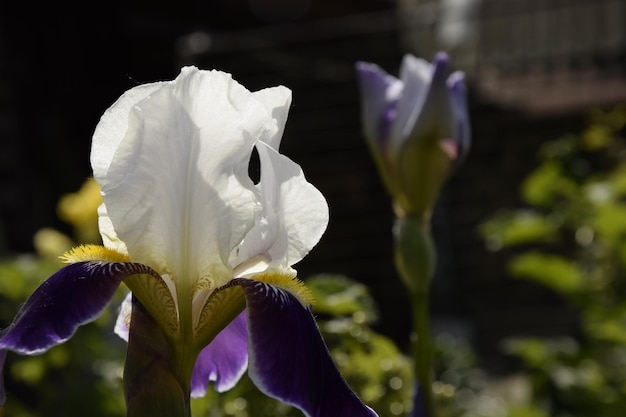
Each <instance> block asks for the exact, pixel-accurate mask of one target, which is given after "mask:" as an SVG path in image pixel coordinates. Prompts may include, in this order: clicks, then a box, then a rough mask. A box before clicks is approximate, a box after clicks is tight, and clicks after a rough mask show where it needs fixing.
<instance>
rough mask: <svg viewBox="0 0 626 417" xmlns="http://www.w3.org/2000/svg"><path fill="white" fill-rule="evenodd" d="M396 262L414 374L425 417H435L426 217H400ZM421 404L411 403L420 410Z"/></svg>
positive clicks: (431, 252) (431, 251)
mask: <svg viewBox="0 0 626 417" xmlns="http://www.w3.org/2000/svg"><path fill="white" fill-rule="evenodd" d="M394 238H395V262H396V268H397V270H398V274H399V275H400V278H402V280H403V281H404V283H405V284H406V285H407V287H408V289H409V292H410V294H411V308H412V315H413V317H412V319H413V330H414V333H415V334H414V337H415V340H414V342H413V363H414V365H413V366H414V375H415V378H416V380H417V381H416V382H417V383H418V384H419V389H421V390H422V394H423V395H422V396H421V397H420V398H422V399H423V401H424V404H423V406H424V411H425V413H426V416H427V417H436V410H435V401H434V397H433V391H432V383H433V363H432V362H433V360H432V342H431V337H430V326H429V321H430V317H429V289H430V281H431V280H432V277H433V275H434V271H435V256H436V255H435V248H434V245H433V242H432V239H431V236H430V232H429V221H428V219H427V218H426V217H424V218H415V217H399V218H397V219H396V224H395V228H394ZM419 406H420V404H414V407H419Z"/></svg>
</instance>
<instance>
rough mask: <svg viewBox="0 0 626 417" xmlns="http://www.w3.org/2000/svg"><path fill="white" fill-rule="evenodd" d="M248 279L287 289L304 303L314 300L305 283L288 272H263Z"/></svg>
mask: <svg viewBox="0 0 626 417" xmlns="http://www.w3.org/2000/svg"><path fill="white" fill-rule="evenodd" d="M250 279H252V280H254V281H260V282H264V283H266V284H270V285H273V286H274V287H278V288H281V289H283V290H285V291H288V292H289V293H290V294H292V295H293V296H295V297H296V298H297V299H298V300H300V302H301V303H302V304H304V305H312V304H313V303H314V302H315V299H314V298H313V293H312V292H311V290H310V289H309V288H308V287H307V286H306V284H305V283H304V282H302V281H300V280H299V279H298V278H295V277H293V276H291V275H289V274H284V273H278V272H264V273H262V274H257V275H254V276H253V277H251V278H250Z"/></svg>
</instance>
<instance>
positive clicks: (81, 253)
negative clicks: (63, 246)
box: [59, 245, 130, 264]
mask: <svg viewBox="0 0 626 417" xmlns="http://www.w3.org/2000/svg"><path fill="white" fill-rule="evenodd" d="M59 258H60V259H61V260H62V261H63V262H64V263H66V264H73V263H76V262H87V261H104V262H130V258H129V257H128V255H126V254H124V253H120V252H117V251H114V250H112V249H108V248H105V247H104V246H99V245H80V246H77V247H75V248H72V249H70V250H69V251H67V252H65V253H64V254H63V255H61V256H59Z"/></svg>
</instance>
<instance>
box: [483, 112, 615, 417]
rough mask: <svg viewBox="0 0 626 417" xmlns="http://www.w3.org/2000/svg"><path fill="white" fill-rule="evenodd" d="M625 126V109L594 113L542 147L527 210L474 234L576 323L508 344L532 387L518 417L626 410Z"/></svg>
mask: <svg viewBox="0 0 626 417" xmlns="http://www.w3.org/2000/svg"><path fill="white" fill-rule="evenodd" d="M625 126H626V107H624V106H617V107H615V108H613V109H610V110H609V111H600V110H595V111H593V112H591V114H590V118H589V124H588V127H587V128H586V129H585V130H584V131H583V132H582V133H581V134H578V135H570V136H567V137H564V138H561V139H558V140H555V141H552V142H549V143H546V144H545V146H543V148H542V149H541V151H540V153H539V157H540V165H539V166H538V167H537V169H535V170H534V171H533V172H532V173H531V174H530V175H529V176H528V177H527V178H526V180H525V181H524V183H523V185H522V189H521V196H522V197H523V200H524V202H525V203H526V207H524V208H522V209H518V210H506V211H503V212H501V213H498V214H497V215H496V216H494V217H493V218H492V219H490V220H489V221H487V222H485V223H484V224H482V225H481V228H480V230H481V232H482V234H483V236H484V238H485V240H486V243H487V246H488V247H489V248H490V249H492V250H494V251H499V250H508V251H509V253H511V254H513V257H512V259H510V261H509V263H508V271H509V273H510V274H511V275H512V276H513V277H516V278H519V279H525V280H529V281H532V282H534V283H536V284H538V285H542V286H544V287H547V288H549V289H551V290H552V291H554V292H555V293H556V294H559V295H560V296H561V297H562V298H563V300H564V301H565V302H567V303H569V305H570V306H572V307H573V308H574V309H575V310H576V311H577V312H578V314H579V315H580V332H579V333H580V334H577V335H574V337H558V338H550V339H545V338H517V339H513V340H509V341H507V342H506V343H505V349H506V350H507V351H508V352H509V353H511V354H513V355H515V356H517V357H519V358H521V359H522V361H523V363H524V364H525V367H526V370H527V372H528V376H529V378H530V381H531V387H532V390H531V395H530V402H529V403H528V406H529V407H530V408H529V409H528V410H529V412H528V413H526V414H524V416H528V417H530V416H533V415H537V416H548V415H549V416H556V417H566V416H594V417H617V416H622V415H623V414H624V410H625V409H626V281H625V278H626V142H625V139H624V137H623V134H624V127H625ZM533 413H534V414H533ZM510 415H514V414H510Z"/></svg>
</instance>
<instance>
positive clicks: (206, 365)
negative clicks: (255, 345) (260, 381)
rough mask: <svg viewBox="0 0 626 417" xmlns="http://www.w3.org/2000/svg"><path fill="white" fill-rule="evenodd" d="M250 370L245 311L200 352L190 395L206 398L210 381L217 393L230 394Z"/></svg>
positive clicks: (192, 377)
mask: <svg viewBox="0 0 626 417" xmlns="http://www.w3.org/2000/svg"><path fill="white" fill-rule="evenodd" d="M247 367H248V332H247V331H246V313H245V312H242V313H241V314H239V316H237V318H236V319H235V320H233V321H232V322H231V323H230V324H229V325H228V326H226V327H225V328H224V329H223V330H222V331H221V332H220V333H219V334H218V335H217V336H216V337H215V339H213V340H212V341H211V343H209V344H208V345H207V346H206V347H205V348H204V349H202V351H201V352H200V355H199V356H198V359H197V360H196V365H195V368H194V370H193V375H192V376H191V396H192V397H194V398H197V397H202V396H204V394H205V393H206V390H207V388H208V386H209V382H210V381H215V389H216V390H217V392H224V391H228V390H229V389H231V388H232V387H233V386H235V384H236V383H237V382H238V381H239V379H240V378H241V376H242V375H243V373H244V372H245V371H246V368H247Z"/></svg>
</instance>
